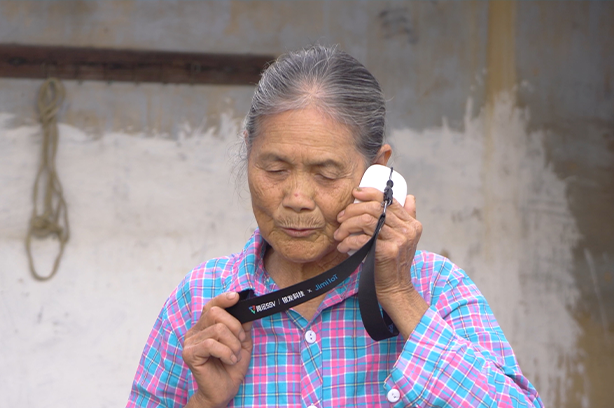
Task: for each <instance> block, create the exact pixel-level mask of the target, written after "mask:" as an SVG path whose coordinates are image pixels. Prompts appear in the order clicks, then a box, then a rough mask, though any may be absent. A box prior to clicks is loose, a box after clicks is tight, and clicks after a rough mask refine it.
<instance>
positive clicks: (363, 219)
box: [333, 213, 379, 241]
mask: <svg viewBox="0 0 614 408" xmlns="http://www.w3.org/2000/svg"><path fill="white" fill-rule="evenodd" d="M378 220H379V215H376V216H374V215H372V214H368V213H363V214H360V215H357V216H355V217H352V218H349V219H346V220H345V221H343V222H342V223H341V225H339V228H337V230H336V231H335V232H334V234H333V238H335V239H336V240H337V241H343V240H344V239H346V238H347V237H348V236H349V235H351V234H357V233H359V234H367V235H369V236H371V235H373V233H374V232H375V228H376V227H377V222H378Z"/></svg>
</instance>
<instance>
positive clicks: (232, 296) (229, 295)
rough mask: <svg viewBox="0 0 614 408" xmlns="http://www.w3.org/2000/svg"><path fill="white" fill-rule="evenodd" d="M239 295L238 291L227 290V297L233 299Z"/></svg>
mask: <svg viewBox="0 0 614 408" xmlns="http://www.w3.org/2000/svg"><path fill="white" fill-rule="evenodd" d="M236 296H237V292H226V299H228V300H232V299H234V298H235V297H236Z"/></svg>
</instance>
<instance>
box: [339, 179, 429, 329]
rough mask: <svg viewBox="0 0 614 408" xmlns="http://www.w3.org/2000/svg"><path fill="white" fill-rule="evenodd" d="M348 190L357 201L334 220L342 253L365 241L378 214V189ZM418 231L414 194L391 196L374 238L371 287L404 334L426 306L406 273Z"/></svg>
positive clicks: (412, 327)
mask: <svg viewBox="0 0 614 408" xmlns="http://www.w3.org/2000/svg"><path fill="white" fill-rule="evenodd" d="M352 193H353V195H354V197H355V198H356V199H358V200H360V201H361V202H360V203H353V204H350V205H348V206H347V208H346V209H345V210H344V211H342V212H341V213H339V215H338V216H337V221H338V222H339V223H340V224H341V225H340V226H339V228H338V229H337V231H335V235H334V237H335V239H336V240H337V241H340V243H339V245H338V246H337V249H338V250H339V251H340V252H343V253H347V252H348V251H350V250H357V249H359V248H361V247H362V246H363V245H364V244H366V243H367V241H368V240H369V239H371V236H373V233H374V231H375V228H376V226H377V222H378V220H379V217H380V215H381V214H382V200H383V197H384V196H383V193H382V192H381V191H379V190H377V189H375V188H355V189H354V190H353V192H352ZM421 234H422V224H421V223H420V222H419V221H418V220H417V219H416V199H415V197H414V196H412V195H408V196H407V199H406V200H405V205H404V206H401V204H399V202H398V201H396V200H394V201H393V203H392V205H390V206H388V208H387V209H386V222H385V223H384V225H383V226H382V229H381V231H380V233H379V236H378V239H377V246H376V250H375V288H376V292H377V298H378V301H379V303H380V304H381V305H382V307H383V308H384V310H386V312H387V313H388V315H389V316H390V318H391V319H392V320H393V322H394V323H395V324H396V325H397V327H398V328H399V330H400V331H401V332H402V333H403V335H404V337H406V338H407V337H408V336H409V334H410V333H411V331H413V329H414V327H415V325H417V323H418V321H419V320H420V318H421V317H422V315H423V314H424V312H425V311H426V309H427V308H428V305H427V304H426V302H424V300H423V299H422V297H421V296H420V295H419V294H418V293H417V292H416V290H415V289H414V286H413V284H412V282H411V274H410V268H411V264H412V262H413V259H414V255H415V253H416V247H417V245H418V241H419V240H420V235H421ZM408 313H409V314H410V315H412V316H413V318H411V319H410V320H411V322H409V321H406V320H407V319H406V318H405V317H406V316H408ZM397 320H399V321H397ZM403 328H405V330H403ZM404 331H405V332H407V331H408V333H404Z"/></svg>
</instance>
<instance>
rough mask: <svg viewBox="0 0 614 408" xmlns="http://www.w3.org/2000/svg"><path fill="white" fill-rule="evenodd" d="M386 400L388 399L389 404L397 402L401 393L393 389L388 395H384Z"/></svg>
mask: <svg viewBox="0 0 614 408" xmlns="http://www.w3.org/2000/svg"><path fill="white" fill-rule="evenodd" d="M386 398H388V401H390V402H397V401H398V400H400V399H401V393H400V392H399V390H397V389H396V388H393V389H391V390H390V391H388V395H386Z"/></svg>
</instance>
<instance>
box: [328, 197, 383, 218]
mask: <svg viewBox="0 0 614 408" xmlns="http://www.w3.org/2000/svg"><path fill="white" fill-rule="evenodd" d="M365 213H367V214H371V215H372V216H374V217H379V216H380V215H381V214H382V202H381V201H367V202H360V203H353V204H350V205H348V206H347V207H346V208H345V209H344V210H343V211H341V212H340V213H339V214H338V215H337V222H339V223H342V222H344V221H346V220H347V219H349V218H352V217H355V216H357V215H361V214H365Z"/></svg>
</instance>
